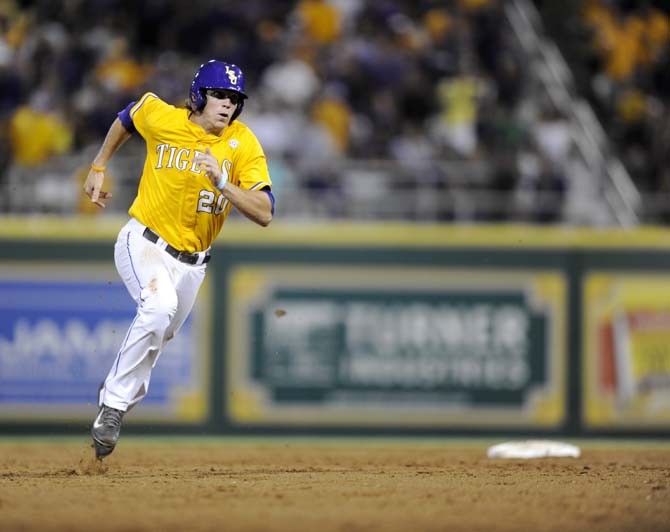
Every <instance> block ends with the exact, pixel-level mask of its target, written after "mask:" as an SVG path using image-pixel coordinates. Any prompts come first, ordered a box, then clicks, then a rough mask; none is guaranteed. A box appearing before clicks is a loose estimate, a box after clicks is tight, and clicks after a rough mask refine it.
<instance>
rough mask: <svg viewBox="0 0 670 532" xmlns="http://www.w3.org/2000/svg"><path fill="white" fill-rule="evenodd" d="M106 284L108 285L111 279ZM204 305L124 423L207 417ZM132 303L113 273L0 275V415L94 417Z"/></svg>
mask: <svg viewBox="0 0 670 532" xmlns="http://www.w3.org/2000/svg"><path fill="white" fill-rule="evenodd" d="M108 279H112V280H111V281H110V280H108ZM203 310H205V309H204V305H203V304H202V303H201V304H199V306H198V307H197V308H196V311H195V312H194V315H193V317H191V318H189V319H188V320H187V321H186V323H185V324H184V326H183V328H182V330H181V331H180V333H179V334H178V335H176V337H175V338H174V340H173V341H172V342H170V343H169V344H168V346H167V348H166V350H165V352H164V353H163V354H162V355H161V358H160V359H159V362H158V364H157V366H156V368H155V369H154V371H153V373H152V379H151V385H150V391H149V394H148V395H147V397H146V398H145V399H144V401H143V403H142V404H143V406H142V408H141V409H138V410H137V415H136V414H135V413H134V414H133V416H130V417H129V420H132V418H140V419H158V420H170V421H198V420H201V419H203V418H204V416H205V414H206V410H207V408H206V398H207V381H206V380H205V379H204V378H203V375H205V368H204V367H203V366H204V365H205V364H207V363H208V361H207V357H206V352H205V349H207V346H206V345H203V343H202V340H201V339H202V338H205V335H203V334H197V332H198V331H199V330H200V329H201V328H202V327H203V324H204V319H205V318H206V316H203V315H202V314H203V312H202V311H203ZM134 314H135V304H134V302H133V301H132V300H131V298H130V296H129V295H128V293H127V291H126V288H125V286H124V285H123V284H122V283H121V282H120V281H119V280H118V275H117V274H116V272H115V271H114V270H110V269H109V267H108V266H106V265H100V266H99V267H97V268H90V267H87V268H82V267H80V266H78V267H77V269H76V271H74V270H73V269H68V268H67V267H65V266H63V265H62V264H61V265H58V266H56V265H54V266H53V267H46V266H45V265H41V266H39V267H35V266H30V265H28V264H26V265H25V267H20V266H16V267H12V268H3V269H2V270H1V271H0V406H1V408H0V417H2V418H5V419H12V418H18V417H21V418H30V419H68V418H81V417H90V416H91V415H92V414H94V413H95V410H96V408H97V407H96V404H97V390H98V386H99V384H100V383H101V382H102V381H103V380H104V378H105V376H106V374H107V371H108V370H109V368H110V367H111V366H112V363H113V361H114V359H115V358H116V356H117V351H118V349H119V347H120V345H121V343H122V341H123V338H124V335H125V334H126V331H127V329H128V326H129V325H130V323H131V321H132V319H133V316H134Z"/></svg>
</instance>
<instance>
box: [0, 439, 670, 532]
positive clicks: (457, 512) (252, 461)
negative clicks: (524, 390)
mask: <svg viewBox="0 0 670 532" xmlns="http://www.w3.org/2000/svg"><path fill="white" fill-rule="evenodd" d="M577 443H578V442H577ZM578 444H579V443H578ZM485 450H486V445H484V444H477V443H474V444H467V445H466V444H463V445H460V444H458V443H452V444H449V443H444V442H430V441H428V442H424V441H422V442H414V441H404V442H403V441H402V440H401V441H396V442H394V443H388V442H384V441H381V440H380V441H379V442H375V441H370V440H367V441H363V442H355V441H344V442H341V441H340V442H337V441H334V440H328V441H320V440H315V441H309V440H295V441H292V440H285V441H278V440H269V441H263V440H262V439H256V440H252V441H248V440H234V439H232V440H229V439H221V440H214V439H204V440H202V442H200V441H198V440H193V439H191V440H140V439H133V438H126V439H124V440H122V442H121V443H120V445H119V447H118V448H117V450H116V451H115V453H114V454H113V455H112V456H111V457H109V458H108V459H107V460H106V461H105V462H104V463H103V464H99V463H97V462H96V461H95V459H94V458H93V457H92V453H93V451H92V450H91V449H90V448H88V446H87V443H86V442H85V441H84V440H82V441H80V442H77V441H73V440H71V439H69V440H64V441H56V442H52V443H47V442H46V441H42V442H35V441H33V440H30V441H24V440H13V441H8V440H4V441H3V440H2V439H0V530H2V531H9V530H11V531H20V530H40V531H55V530H59V531H60V530H68V531H70V530H76V531H78V530H81V531H90V530H96V531H106V530H114V531H128V532H130V531H149V530H161V531H198V530H228V531H252V530H253V531H284V530H286V531H289V530H290V531H293V532H295V531H303V530H304V531H318V532H326V531H331V530H333V531H335V530H336V531H375V530H379V531H385V532H386V531H401V530H402V531H432V530H450V531H461V530H462V531H466V530H467V531H491V530H495V531H515V532H519V531H525V530H529V531H530V530H532V531H541V530H556V531H559V530H560V531H572V530H574V531H585V530H588V531H591V530H603V531H621V530H626V531H628V530H630V531H633V530H635V531H644V530H649V531H651V530H654V531H660V530H670V445H669V446H667V447H664V446H662V445H658V444H657V445H654V446H650V447H649V448H644V447H643V446H640V445H635V446H631V447H630V448H623V447H622V448H610V447H607V446H595V447H588V446H585V445H582V451H583V454H582V457H581V458H577V459H575V458H560V459H559V458H553V459H533V460H509V459H498V460H489V459H487V458H486V454H485Z"/></svg>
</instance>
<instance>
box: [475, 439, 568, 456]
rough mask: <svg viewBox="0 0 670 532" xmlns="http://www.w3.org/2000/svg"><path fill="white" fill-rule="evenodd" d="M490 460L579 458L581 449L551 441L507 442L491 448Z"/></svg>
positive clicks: (488, 453) (488, 452) (489, 452)
mask: <svg viewBox="0 0 670 532" xmlns="http://www.w3.org/2000/svg"><path fill="white" fill-rule="evenodd" d="M487 455H488V457H489V458H546V457H570V458H579V456H580V455H581V451H580V449H579V447H576V446H575V445H570V444H569V443H562V442H558V441H549V440H526V441H520V442H513V441H510V442H505V443H499V444H497V445H494V446H493V447H489V450H488V451H487Z"/></svg>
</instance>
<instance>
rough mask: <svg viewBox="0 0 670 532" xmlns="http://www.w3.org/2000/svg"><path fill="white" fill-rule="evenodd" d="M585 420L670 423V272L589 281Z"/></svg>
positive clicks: (595, 423)
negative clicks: (669, 273) (667, 273)
mask: <svg viewBox="0 0 670 532" xmlns="http://www.w3.org/2000/svg"><path fill="white" fill-rule="evenodd" d="M584 294H585V298H584V359H583V363H584V372H583V374H584V392H583V393H584V416H583V417H584V424H585V425H586V426H587V427H591V428H607V427H612V428H616V427H670V276H668V275H660V274H653V273H649V274H624V273H621V274H612V273H592V274H590V275H588V276H587V277H586V279H585V283H584Z"/></svg>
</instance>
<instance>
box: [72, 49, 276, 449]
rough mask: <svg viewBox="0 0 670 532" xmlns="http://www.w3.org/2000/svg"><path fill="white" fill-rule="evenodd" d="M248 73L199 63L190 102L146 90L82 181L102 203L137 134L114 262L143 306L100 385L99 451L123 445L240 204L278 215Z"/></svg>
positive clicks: (267, 218) (265, 220)
mask: <svg viewBox="0 0 670 532" xmlns="http://www.w3.org/2000/svg"><path fill="white" fill-rule="evenodd" d="M246 98H247V95H246V93H245V92H244V76H243V73H242V70H240V68H239V67H237V66H236V65H233V64H229V63H224V62H221V61H216V60H212V61H209V62H207V63H204V64H203V65H201V66H200V68H199V69H198V71H197V72H196V73H195V77H194V78H193V82H192V83H191V89H190V97H189V100H188V102H187V106H186V108H185V109H178V108H176V107H173V106H172V105H169V104H167V103H165V102H164V101H162V100H161V99H160V98H159V97H158V96H157V95H156V94H153V93H151V92H148V93H146V94H144V95H143V96H142V97H141V98H140V99H139V100H138V101H136V102H132V103H131V104H130V105H128V107H126V108H125V109H124V110H123V111H121V112H120V113H118V117H117V118H116V119H115V120H114V122H113V123H112V125H111V127H110V129H109V131H108V133H107V136H106V137H105V140H104V142H103V144H102V146H101V148H100V150H99V152H98V153H97V155H96V157H95V159H94V160H93V164H91V169H90V171H89V173H88V176H87V178H86V183H85V184H84V192H85V193H86V194H87V195H88V196H89V198H90V199H91V201H92V202H93V203H95V204H96V205H98V206H99V207H104V206H105V200H108V199H109V198H111V194H109V193H108V192H105V191H104V190H102V186H103V182H104V175H105V174H104V172H105V167H106V165H107V163H108V162H109V160H110V159H111V158H112V156H113V155H114V154H115V153H116V152H117V150H118V149H119V148H120V147H121V146H122V145H123V144H124V142H125V141H126V140H128V138H129V137H130V136H131V135H132V134H134V133H135V132H137V133H139V134H140V135H141V136H142V137H143V138H144V140H145V142H146V148H147V156H146V160H145V163H144V169H143V170H142V177H141V179H140V182H139V188H138V192H137V196H136V198H135V200H134V201H133V204H132V205H131V207H130V210H129V211H128V213H129V214H130V220H129V221H128V223H127V224H126V225H125V226H124V227H123V228H122V229H121V231H120V232H119V236H118V239H117V241H116V245H115V248H114V262H115V264H116V268H117V271H118V272H119V275H120V276H121V279H122V280H123V282H124V283H125V285H126V287H127V289H128V292H129V293H130V295H131V297H132V298H133V299H134V300H135V301H136V303H137V313H136V315H135V318H134V319H133V321H132V323H131V325H130V327H129V329H128V332H127V333H126V335H125V337H124V339H123V342H122V344H121V348H120V349H119V352H118V355H117V356H116V359H115V360H114V363H113V364H112V367H111V369H110V370H109V373H108V375H107V378H106V379H105V381H104V383H103V384H102V385H101V387H100V390H99V393H98V406H99V411H98V415H97V417H96V418H95V421H94V422H93V427H92V429H91V436H92V438H93V446H94V447H95V453H96V457H97V458H98V459H102V458H103V457H105V456H107V455H109V454H110V453H111V452H112V451H113V450H114V447H115V446H116V444H117V441H118V439H119V434H120V432H121V421H122V419H123V415H124V414H125V413H126V412H127V411H128V410H129V409H130V408H132V407H133V406H135V405H136V404H137V403H139V402H140V401H141V400H142V398H143V397H144V396H145V395H146V394H147V391H148V389H149V380H150V377H151V370H152V369H153V367H154V366H155V365H156V362H157V361H158V358H159V356H160V354H161V351H162V350H163V348H164V347H165V345H166V344H167V342H169V341H170V339H172V338H173V337H174V335H175V334H176V333H177V331H179V328H180V327H181V325H182V324H183V323H184V321H185V320H186V318H187V316H188V314H189V313H190V311H191V309H192V307H193V304H194V301H195V298H196V294H197V293H198V289H199V288H200V285H201V284H202V282H203V279H204V277H205V270H206V268H207V262H208V261H209V260H210V247H211V245H212V242H213V241H214V239H215V238H216V236H217V235H218V234H219V231H221V227H222V226H223V223H224V222H225V220H226V217H227V216H228V213H229V212H230V209H231V206H232V205H234V206H235V208H237V209H238V210H239V211H240V212H242V213H243V214H244V215H245V216H246V217H247V218H249V219H250V220H252V221H253V222H255V223H257V224H258V225H261V226H264V227H265V226H267V225H268V224H269V223H270V222H271V221H272V216H273V214H274V203H275V200H274V197H273V195H272V191H271V187H272V182H271V181H270V176H269V174H268V169H267V163H266V159H265V154H264V153H263V149H262V147H261V145H260V143H259V142H258V140H257V138H256V137H255V135H254V134H253V132H252V131H251V130H250V129H249V128H248V127H247V126H245V125H244V124H243V123H241V122H239V121H237V120H236V119H237V117H238V116H239V115H240V113H241V112H242V108H243V107H244V101H245V99H246Z"/></svg>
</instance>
